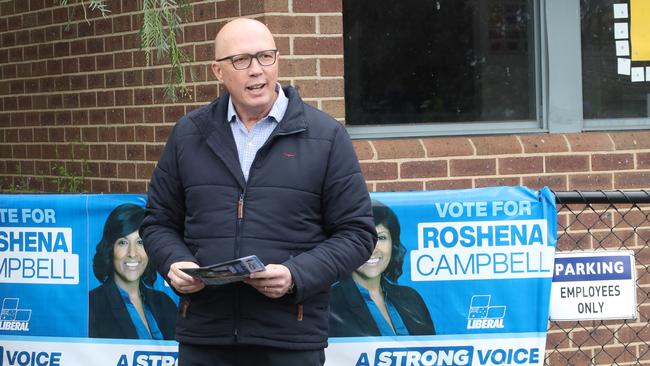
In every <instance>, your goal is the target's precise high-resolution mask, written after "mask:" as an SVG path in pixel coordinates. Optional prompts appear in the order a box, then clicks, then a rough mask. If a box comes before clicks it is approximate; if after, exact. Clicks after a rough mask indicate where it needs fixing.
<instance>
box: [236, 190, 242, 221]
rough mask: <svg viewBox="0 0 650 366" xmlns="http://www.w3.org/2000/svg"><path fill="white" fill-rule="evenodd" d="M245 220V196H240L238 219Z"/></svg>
mask: <svg viewBox="0 0 650 366" xmlns="http://www.w3.org/2000/svg"><path fill="white" fill-rule="evenodd" d="M243 218H244V195H241V196H239V202H237V219H238V220H241V219H243Z"/></svg>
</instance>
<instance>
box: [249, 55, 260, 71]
mask: <svg viewBox="0 0 650 366" xmlns="http://www.w3.org/2000/svg"><path fill="white" fill-rule="evenodd" d="M261 72H262V64H260V62H259V61H258V60H257V57H253V59H252V60H251V65H250V66H249V67H248V73H249V74H253V75H257V74H259V73H261Z"/></svg>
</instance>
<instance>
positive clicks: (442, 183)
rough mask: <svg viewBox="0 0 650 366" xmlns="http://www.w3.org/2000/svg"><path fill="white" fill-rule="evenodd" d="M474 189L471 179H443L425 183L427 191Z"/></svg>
mask: <svg viewBox="0 0 650 366" xmlns="http://www.w3.org/2000/svg"><path fill="white" fill-rule="evenodd" d="M468 188H472V180H471V179H443V180H430V181H427V182H426V183H425V189H426V190H428V191H433V190H443V189H468Z"/></svg>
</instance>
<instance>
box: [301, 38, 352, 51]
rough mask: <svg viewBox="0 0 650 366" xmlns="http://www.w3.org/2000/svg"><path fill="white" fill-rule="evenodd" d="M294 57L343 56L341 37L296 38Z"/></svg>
mask: <svg viewBox="0 0 650 366" xmlns="http://www.w3.org/2000/svg"><path fill="white" fill-rule="evenodd" d="M293 53H294V55H342V54H343V38H341V37H296V38H295V39H294V41H293Z"/></svg>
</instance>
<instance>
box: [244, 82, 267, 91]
mask: <svg viewBox="0 0 650 366" xmlns="http://www.w3.org/2000/svg"><path fill="white" fill-rule="evenodd" d="M265 86H266V83H262V84H254V85H249V86H247V87H246V89H248V90H261V89H262V88H264V87H265Z"/></svg>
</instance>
